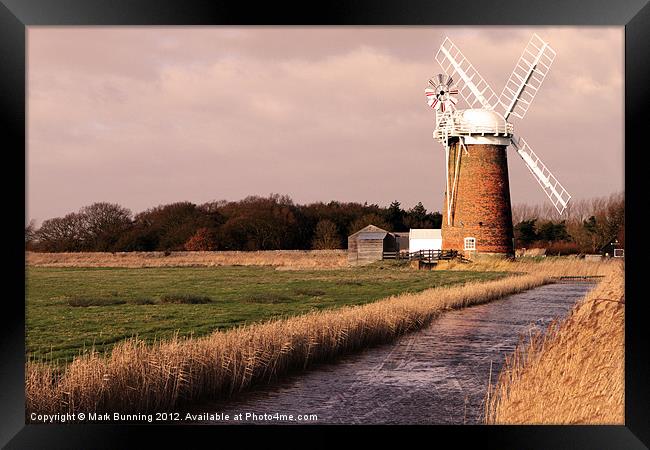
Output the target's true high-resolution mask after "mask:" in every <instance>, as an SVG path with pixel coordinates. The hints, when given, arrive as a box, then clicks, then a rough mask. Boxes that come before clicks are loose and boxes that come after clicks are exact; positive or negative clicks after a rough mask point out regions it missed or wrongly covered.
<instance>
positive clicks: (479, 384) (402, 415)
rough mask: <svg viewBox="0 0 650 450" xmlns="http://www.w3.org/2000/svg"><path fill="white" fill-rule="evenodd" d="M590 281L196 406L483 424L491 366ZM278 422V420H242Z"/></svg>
mask: <svg viewBox="0 0 650 450" xmlns="http://www.w3.org/2000/svg"><path fill="white" fill-rule="evenodd" d="M592 287H593V284H591V283H557V284H549V285H545V286H541V287H538V288H535V289H531V290H529V291H526V292H522V293H519V294H515V295H511V296H508V297H506V298H503V299H500V300H497V301H493V302H491V303H487V304H484V305H478V306H473V307H469V308H465V309H461V310H456V311H449V312H446V313H444V314H442V315H441V316H440V317H439V318H438V319H436V320H434V321H433V322H431V324H430V325H428V326H427V327H426V328H424V329H422V330H419V331H417V332H413V333H410V334H408V335H405V336H402V337H401V338H399V339H398V340H397V341H396V342H393V343H391V344H386V345H382V346H378V347H374V348H369V349H366V350H364V351H361V352H358V353H355V354H351V355H346V356H343V357H341V358H340V359H338V360H337V361H336V362H335V363H328V364H319V365H315V366H314V367H313V368H312V369H310V370H309V371H307V372H304V373H300V374H296V375H295V376H291V377H288V378H284V379H282V380H280V381H278V382H277V383H275V384H272V385H269V386H263V387H259V388H257V389H254V390H252V391H249V392H246V393H244V394H241V395H239V396H237V397H236V398H235V399H231V400H229V401H225V402H219V403H211V404H208V405H201V406H200V407H199V409H200V411H202V412H205V411H209V412H218V413H224V414H228V415H230V417H233V416H234V415H235V414H239V413H243V414H244V415H245V414H246V413H255V414H258V415H262V414H264V413H266V414H269V415H273V414H275V413H280V414H287V415H289V414H292V415H294V417H297V416H298V415H299V414H300V415H305V414H315V415H316V416H317V418H318V419H317V420H316V421H313V420H312V421H310V422H300V423H311V424H313V423H316V424H476V423H481V422H482V416H483V413H484V399H485V393H486V389H487V385H488V380H489V378H490V372H491V374H492V375H491V376H492V378H493V381H494V379H495V377H496V376H497V375H498V373H499V370H500V369H501V365H502V363H503V361H504V357H505V355H506V354H508V353H510V352H512V351H513V349H514V348H515V346H516V344H517V343H518V342H519V339H520V337H521V336H526V335H529V334H530V333H531V332H534V331H535V330H543V329H544V328H545V327H546V326H547V325H548V324H549V323H550V322H551V320H553V319H554V318H559V317H563V316H564V315H565V314H566V313H567V312H568V311H569V310H570V309H571V307H572V306H573V305H574V304H575V302H576V301H577V300H579V299H580V298H582V297H583V296H584V295H585V294H586V293H587V292H588V291H589V290H590V289H591V288H592ZM278 422H279V423H283V422H282V421H276V420H271V421H268V420H267V421H265V420H248V421H244V422H243V423H278ZM216 423H233V422H232V421H228V422H223V421H218V422H216ZM239 423H242V422H239ZM291 423H297V422H295V421H292V422H291Z"/></svg>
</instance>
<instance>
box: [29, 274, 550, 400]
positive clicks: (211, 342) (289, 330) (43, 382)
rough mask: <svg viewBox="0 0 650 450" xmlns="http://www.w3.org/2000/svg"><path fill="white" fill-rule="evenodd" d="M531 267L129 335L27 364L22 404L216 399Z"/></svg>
mask: <svg viewBox="0 0 650 450" xmlns="http://www.w3.org/2000/svg"><path fill="white" fill-rule="evenodd" d="M547 281H548V279H547V278H546V277H543V276H537V275H522V276H513V277H508V278H505V279H501V280H496V281H487V282H474V283H468V284H465V285H463V286H452V287H440V288H434V289H428V290H425V291H423V292H420V293H415V294H403V295H399V296H396V297H391V298H388V299H385V300H381V301H377V302H374V303H370V304H366V305H362V306H357V307H341V308H339V309H336V310H331V311H319V312H313V313H308V314H304V315H301V316H297V317H292V318H288V319H283V320H276V321H272V322H268V323H263V324H255V325H251V326H247V327H241V328H237V329H233V330H229V331H226V332H217V333H213V334H211V335H209V336H206V337H203V338H194V339H172V340H169V341H164V342H160V343H157V344H155V345H146V344H145V343H144V342H142V341H139V340H129V341H125V342H122V343H119V344H118V345H116V346H115V347H114V348H113V350H112V352H111V354H110V356H108V357H103V356H102V355H99V354H86V355H85V356H83V357H80V358H77V359H75V360H74V361H73V362H72V363H71V364H70V365H69V366H68V367H67V368H66V369H65V370H64V371H63V372H62V373H59V371H58V369H57V368H55V367H52V366H48V365H45V364H35V363H31V364H28V366H27V379H26V399H27V412H28V413H29V412H39V413H45V412H55V411H56V412H64V411H70V412H73V411H86V412H87V411H132V412H144V411H169V410H172V409H174V408H177V407H178V406H179V404H181V403H183V402H188V401H196V400H207V399H215V398H224V397H228V396H230V395H232V394H233V393H235V392H238V391H241V390H244V389H246V388H248V387H249V386H251V385H252V384H255V383H263V382H267V381H269V380H272V379H274V378H275V377H277V376H279V375H282V374H285V373H287V372H289V371H292V370H299V369H303V368H305V367H307V366H309V365H310V364H312V363H314V362H318V361H323V360H328V359H331V358H334V357H336V356H338V355H340V354H343V353H346V352H349V351H353V350H356V349H360V348H363V347H366V346H368V345H372V344H377V343H380V342H388V341H390V340H392V339H394V338H395V337H396V336H399V335H401V334H403V333H405V332H408V331H410V330H414V329H417V328H421V327H422V326H424V325H425V324H427V323H429V321H430V320H432V319H433V318H434V317H436V316H437V315H438V314H440V313H441V312H442V311H444V310H446V309H450V308H460V307H464V306H468V305H472V304H478V303H483V302H488V301H491V300H494V299H496V298H500V297H503V296H506V295H509V294H513V293H516V292H520V291H524V290H527V289H530V288H532V287H535V286H539V285H541V284H544V283H546V282H547Z"/></svg>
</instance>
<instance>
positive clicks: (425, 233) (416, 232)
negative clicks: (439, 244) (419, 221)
mask: <svg viewBox="0 0 650 450" xmlns="http://www.w3.org/2000/svg"><path fill="white" fill-rule="evenodd" d="M409 238H410V239H442V230H441V229H440V228H411V231H410V233H409Z"/></svg>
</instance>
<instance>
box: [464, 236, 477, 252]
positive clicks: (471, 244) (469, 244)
mask: <svg viewBox="0 0 650 450" xmlns="http://www.w3.org/2000/svg"><path fill="white" fill-rule="evenodd" d="M463 249H464V250H465V251H468V252H475V251H476V238H475V237H466V238H465V239H463Z"/></svg>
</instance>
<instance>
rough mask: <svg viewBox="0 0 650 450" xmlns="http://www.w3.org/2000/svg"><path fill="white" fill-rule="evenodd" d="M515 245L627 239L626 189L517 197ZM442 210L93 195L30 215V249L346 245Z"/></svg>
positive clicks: (564, 248) (427, 219)
mask: <svg viewBox="0 0 650 450" xmlns="http://www.w3.org/2000/svg"><path fill="white" fill-rule="evenodd" d="M513 219H514V222H515V227H514V231H515V245H516V247H517V248H522V247H523V248H535V247H540V248H546V249H547V253H550V254H571V253H595V252H598V251H599V249H600V248H601V247H603V246H604V245H606V244H607V243H609V242H611V241H612V240H614V239H617V240H618V241H619V242H620V243H621V244H623V245H624V243H625V230H624V225H625V201H624V196H623V194H615V195H612V196H609V197H602V198H596V199H591V200H581V201H576V202H572V203H571V207H570V208H569V209H568V210H567V211H566V212H565V214H564V215H563V216H562V217H559V216H558V215H557V213H556V212H555V210H554V209H553V208H552V207H550V208H549V207H548V206H528V205H515V206H514V207H513ZM441 223H442V216H441V214H440V213H439V212H437V211H436V212H428V211H427V210H426V209H425V208H424V206H423V205H422V203H418V204H417V205H415V206H414V207H413V208H410V209H404V208H402V206H401V204H400V202H398V201H394V202H392V203H391V204H390V205H389V206H387V207H382V206H378V205H376V204H371V205H368V204H361V203H354V202H348V203H344V202H336V201H331V202H329V203H323V202H319V203H311V204H307V205H299V204H296V203H294V202H293V201H292V200H291V198H290V197H288V196H286V195H278V194H271V195H270V196H268V197H260V196H250V197H246V198H245V199H243V200H239V201H225V200H220V201H213V202H208V203H204V204H200V205H196V204H194V203H190V202H179V203H171V204H167V205H160V206H157V207H155V208H150V209H148V210H146V211H143V212H140V213H138V214H135V215H134V214H132V212H131V211H130V210H128V209H127V208H124V207H122V206H120V205H118V204H114V203H105V202H100V203H94V204H92V205H90V206H85V207H83V208H81V209H80V210H79V211H77V212H72V213H69V214H66V215H65V216H63V217H56V218H52V219H48V220H45V221H44V222H43V223H42V225H41V226H40V227H36V226H35V225H34V222H31V223H30V224H29V225H28V226H27V227H26V230H25V244H26V248H27V249H28V250H32V251H40V252H83V251H96V252H129V251H178V250H188V251H203V250H280V249H286V250H292V249H296V250H298V249H302V250H307V249H337V248H347V236H349V235H350V234H352V233H354V232H356V231H358V230H360V229H361V228H363V227H365V226H366V225H370V224H373V225H376V226H378V227H380V228H383V229H385V230H388V231H408V230H409V228H440V226H441Z"/></svg>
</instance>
